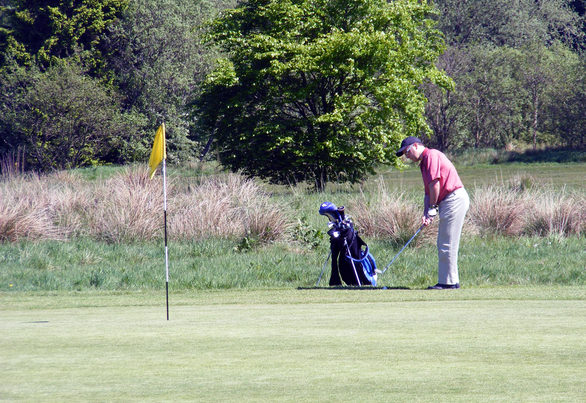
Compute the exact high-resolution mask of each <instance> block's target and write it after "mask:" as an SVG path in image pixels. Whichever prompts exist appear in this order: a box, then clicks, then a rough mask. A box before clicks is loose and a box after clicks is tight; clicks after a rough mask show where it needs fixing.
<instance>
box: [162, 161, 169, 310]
mask: <svg viewBox="0 0 586 403" xmlns="http://www.w3.org/2000/svg"><path fill="white" fill-rule="evenodd" d="M163 217H164V222H165V294H166V299H167V320H169V252H168V249H167V170H166V164H165V158H163Z"/></svg>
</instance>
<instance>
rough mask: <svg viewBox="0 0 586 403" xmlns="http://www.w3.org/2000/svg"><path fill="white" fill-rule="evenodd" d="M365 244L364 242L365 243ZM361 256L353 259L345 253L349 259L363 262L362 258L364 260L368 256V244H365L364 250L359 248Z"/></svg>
mask: <svg viewBox="0 0 586 403" xmlns="http://www.w3.org/2000/svg"><path fill="white" fill-rule="evenodd" d="M365 245H366V244H365ZM360 252H361V256H362V257H361V258H360V259H354V258H353V257H352V256H349V255H346V257H347V258H348V259H350V260H353V261H355V262H359V263H360V262H363V261H364V260H366V259H367V258H368V245H366V250H361V251H360Z"/></svg>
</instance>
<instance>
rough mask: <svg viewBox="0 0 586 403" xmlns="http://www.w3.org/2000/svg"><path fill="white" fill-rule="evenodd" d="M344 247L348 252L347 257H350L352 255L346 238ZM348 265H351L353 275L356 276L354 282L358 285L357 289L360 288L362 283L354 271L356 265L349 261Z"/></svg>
mask: <svg viewBox="0 0 586 403" xmlns="http://www.w3.org/2000/svg"><path fill="white" fill-rule="evenodd" d="M344 246H345V247H346V251H347V252H348V255H347V256H352V254H351V253H350V246H349V245H348V242H347V241H346V238H344ZM350 263H351V264H352V269H354V275H355V276H356V282H357V283H358V287H362V283H361V282H360V279H359V278H358V272H357V271H356V265H355V264H354V260H352V259H350Z"/></svg>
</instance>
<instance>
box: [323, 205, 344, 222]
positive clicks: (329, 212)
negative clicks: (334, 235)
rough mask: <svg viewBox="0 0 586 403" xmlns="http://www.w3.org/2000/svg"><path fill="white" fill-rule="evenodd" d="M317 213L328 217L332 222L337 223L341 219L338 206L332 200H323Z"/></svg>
mask: <svg viewBox="0 0 586 403" xmlns="http://www.w3.org/2000/svg"><path fill="white" fill-rule="evenodd" d="M319 213H320V214H321V215H325V216H326V217H328V219H329V220H330V221H331V222H333V223H338V222H340V221H341V219H340V213H339V212H338V208H337V207H336V205H335V204H334V203H332V202H323V203H322V204H321V206H319Z"/></svg>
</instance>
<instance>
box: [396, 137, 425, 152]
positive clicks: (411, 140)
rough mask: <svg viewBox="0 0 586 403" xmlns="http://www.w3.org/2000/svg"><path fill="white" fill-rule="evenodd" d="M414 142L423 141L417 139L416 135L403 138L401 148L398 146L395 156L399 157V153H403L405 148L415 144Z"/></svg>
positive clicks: (420, 142)
mask: <svg viewBox="0 0 586 403" xmlns="http://www.w3.org/2000/svg"><path fill="white" fill-rule="evenodd" d="M415 143H419V144H423V142H422V141H421V140H419V138H418V137H413V136H409V137H407V138H405V139H404V140H403V141H402V142H401V148H399V150H398V151H397V152H396V153H395V154H396V155H397V157H400V156H401V155H403V153H404V152H405V150H406V149H407V148H409V146H410V145H412V144H415Z"/></svg>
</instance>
